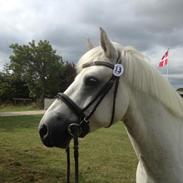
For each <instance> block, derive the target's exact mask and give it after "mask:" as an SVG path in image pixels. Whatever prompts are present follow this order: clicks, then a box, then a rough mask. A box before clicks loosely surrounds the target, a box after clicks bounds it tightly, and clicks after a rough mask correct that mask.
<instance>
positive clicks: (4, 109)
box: [0, 104, 40, 112]
mask: <svg viewBox="0 0 183 183" xmlns="http://www.w3.org/2000/svg"><path fill="white" fill-rule="evenodd" d="M32 110H40V109H39V107H37V106H36V104H29V105H23V104H19V105H13V104H2V105H0V112H12V111H32Z"/></svg>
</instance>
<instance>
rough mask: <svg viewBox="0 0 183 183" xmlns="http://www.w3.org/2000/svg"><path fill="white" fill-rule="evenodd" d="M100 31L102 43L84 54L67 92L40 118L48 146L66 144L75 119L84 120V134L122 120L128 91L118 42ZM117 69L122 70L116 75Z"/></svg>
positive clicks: (44, 138) (42, 134)
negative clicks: (114, 41)
mask: <svg viewBox="0 0 183 183" xmlns="http://www.w3.org/2000/svg"><path fill="white" fill-rule="evenodd" d="M100 32H101V34H100V46H98V47H95V48H92V49H90V50H89V51H88V52H86V53H85V54H84V55H83V56H82V57H81V59H80V60H79V63H78V65H77V72H78V74H77V76H76V78H75V80H74V81H73V83H72V84H71V85H70V86H69V87H68V88H67V89H66V91H65V92H64V94H59V95H58V98H57V99H56V100H55V101H54V102H53V104H52V105H51V106H50V107H49V108H48V110H47V111H46V112H45V114H44V116H43V117H42V119H41V121H40V125H39V133H40V137H41V139H42V142H43V143H44V144H45V145H46V146H48V147H53V146H56V147H61V148H66V147H67V145H68V144H69V142H70V140H71V138H72V137H71V135H70V134H69V132H68V127H69V126H70V125H71V124H73V123H74V124H81V121H85V123H83V124H84V126H82V127H81V132H80V137H84V136H85V135H86V134H88V133H89V132H92V131H94V130H96V129H98V128H101V127H109V126H110V125H111V124H112V123H115V122H117V121H119V120H122V118H123V117H124V115H125V113H126V111H127V108H128V105H129V96H128V95H129V92H128V87H127V85H126V83H125V81H124V79H123V75H124V74H125V68H124V67H123V65H122V55H121V51H120V48H119V45H118V44H116V43H112V42H111V41H110V40H109V38H108V36H107V34H106V32H105V31H104V30H103V29H102V28H101V29H100ZM116 63H118V64H119V65H121V66H120V67H117V66H116V65H115V64H116ZM115 67H116V68H115ZM115 72H121V73H119V76H116V75H115ZM117 80H118V81H117ZM86 118H87V121H86ZM83 124H82V125H83Z"/></svg>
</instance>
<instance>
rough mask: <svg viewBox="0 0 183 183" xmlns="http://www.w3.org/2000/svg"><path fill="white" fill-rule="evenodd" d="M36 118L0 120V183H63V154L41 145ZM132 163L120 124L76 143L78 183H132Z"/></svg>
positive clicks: (64, 172) (127, 142) (131, 156)
mask: <svg viewBox="0 0 183 183" xmlns="http://www.w3.org/2000/svg"><path fill="white" fill-rule="evenodd" d="M40 118H41V116H19V117H0V183H32V182H35V183H65V175H66V156H65V151H64V150H62V149H58V148H51V149H49V148H46V147H44V146H43V145H42V144H41V142H40V139H39V136H38V132H37V126H38V123H39V120H40ZM136 164H137V160H136V157H135V155H134V152H133V150H132V148H131V145H130V143H129V140H128V137H127V135H126V132H125V130H124V127H123V125H122V124H121V123H119V124H117V125H114V126H113V127H111V128H110V129H101V130H98V131H96V132H94V133H92V134H90V135H88V136H87V137H85V138H84V139H82V140H80V183H133V182H135V168H136ZM72 178H73V163H72Z"/></svg>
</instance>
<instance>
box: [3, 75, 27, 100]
mask: <svg viewBox="0 0 183 183" xmlns="http://www.w3.org/2000/svg"><path fill="white" fill-rule="evenodd" d="M17 97H19V98H28V97H29V89H28V86H27V84H26V82H25V81H22V80H20V79H19V78H15V77H13V75H11V74H10V73H8V72H1V73H0V102H5V101H11V100H12V98H17Z"/></svg>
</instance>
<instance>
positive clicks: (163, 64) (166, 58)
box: [159, 50, 168, 67]
mask: <svg viewBox="0 0 183 183" xmlns="http://www.w3.org/2000/svg"><path fill="white" fill-rule="evenodd" d="M167 64H168V50H167V51H166V52H165V54H164V55H163V57H162V59H161V61H160V63H159V67H164V66H166V65H167Z"/></svg>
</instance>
